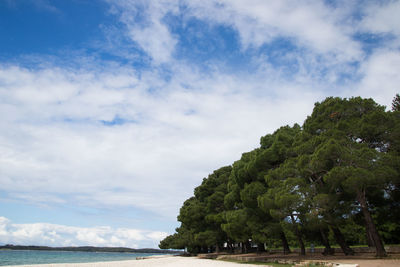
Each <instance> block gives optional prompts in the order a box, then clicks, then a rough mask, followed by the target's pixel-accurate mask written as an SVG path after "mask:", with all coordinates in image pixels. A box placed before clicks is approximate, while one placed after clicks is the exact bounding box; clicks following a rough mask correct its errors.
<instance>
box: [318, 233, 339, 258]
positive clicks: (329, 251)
mask: <svg viewBox="0 0 400 267" xmlns="http://www.w3.org/2000/svg"><path fill="white" fill-rule="evenodd" d="M319 232H320V233H321V242H322V244H323V245H324V247H325V249H324V252H322V254H323V255H334V254H335V249H333V248H331V244H329V239H328V237H327V236H326V233H325V230H324V229H322V228H319Z"/></svg>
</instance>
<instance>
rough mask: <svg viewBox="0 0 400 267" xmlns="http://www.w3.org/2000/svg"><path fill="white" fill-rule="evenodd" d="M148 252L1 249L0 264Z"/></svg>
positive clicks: (120, 257)
mask: <svg viewBox="0 0 400 267" xmlns="http://www.w3.org/2000/svg"><path fill="white" fill-rule="evenodd" d="M151 255H154V254H147V253H118V252H78V251H37V250H0V266H4V265H23V264H46V263H78V262H97V261H121V260H134V259H135V258H136V257H143V256H151Z"/></svg>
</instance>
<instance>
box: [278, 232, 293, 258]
mask: <svg viewBox="0 0 400 267" xmlns="http://www.w3.org/2000/svg"><path fill="white" fill-rule="evenodd" d="M280 236H281V240H282V247H283V254H285V255H286V254H289V253H291V251H290V248H289V243H288V241H287V239H286V235H285V233H284V232H283V231H281V233H280Z"/></svg>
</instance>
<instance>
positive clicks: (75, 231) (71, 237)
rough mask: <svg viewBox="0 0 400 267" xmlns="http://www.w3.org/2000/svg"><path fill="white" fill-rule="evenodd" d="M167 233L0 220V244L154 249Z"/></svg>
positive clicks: (1, 218)
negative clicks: (148, 247)
mask: <svg viewBox="0 0 400 267" xmlns="http://www.w3.org/2000/svg"><path fill="white" fill-rule="evenodd" d="M166 236H167V233H163V232H152V231H147V230H137V229H128V228H111V227H90V228H89V227H87V228H84V227H74V226H65V225H58V224H49V223H32V224H15V223H12V222H11V221H10V220H9V219H7V218H5V217H0V243H1V244H10V243H11V244H18V245H32V244H35V245H46V246H124V247H130V248H139V247H143V246H151V247H157V245H158V243H159V242H160V240H162V239H163V238H165V237H166Z"/></svg>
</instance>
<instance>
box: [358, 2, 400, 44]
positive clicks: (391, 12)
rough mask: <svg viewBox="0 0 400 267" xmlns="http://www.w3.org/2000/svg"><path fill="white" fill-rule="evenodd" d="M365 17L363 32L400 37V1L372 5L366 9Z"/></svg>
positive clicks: (362, 25)
mask: <svg viewBox="0 0 400 267" xmlns="http://www.w3.org/2000/svg"><path fill="white" fill-rule="evenodd" d="M364 13H365V16H364V17H363V20H362V21H361V23H360V26H361V28H362V29H363V30H365V31H367V32H372V33H390V34H394V36H397V38H398V36H399V35H400V27H399V25H400V17H399V15H398V14H399V13H400V1H398V0H397V1H384V2H382V3H380V4H377V3H373V2H372V3H370V4H369V5H366V7H365V8H364Z"/></svg>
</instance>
